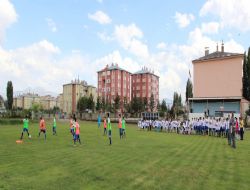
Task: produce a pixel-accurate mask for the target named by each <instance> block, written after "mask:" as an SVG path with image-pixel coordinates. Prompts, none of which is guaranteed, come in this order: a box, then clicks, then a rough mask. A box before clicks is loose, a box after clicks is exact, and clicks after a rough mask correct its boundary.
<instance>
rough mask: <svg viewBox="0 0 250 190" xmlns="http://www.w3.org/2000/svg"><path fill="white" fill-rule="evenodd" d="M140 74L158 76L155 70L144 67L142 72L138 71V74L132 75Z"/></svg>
mask: <svg viewBox="0 0 250 190" xmlns="http://www.w3.org/2000/svg"><path fill="white" fill-rule="evenodd" d="M138 74H151V75H155V76H157V75H156V74H154V71H153V70H150V69H148V68H146V67H143V68H142V69H141V70H140V71H137V72H135V73H133V74H132V75H138ZM157 77H159V76H157Z"/></svg>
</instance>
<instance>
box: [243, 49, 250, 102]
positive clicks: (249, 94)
mask: <svg viewBox="0 0 250 190" xmlns="http://www.w3.org/2000/svg"><path fill="white" fill-rule="evenodd" d="M242 96H243V97H244V98H245V99H247V100H250V47H249V48H248V54H247V55H246V52H245V53H244V60H243V77H242Z"/></svg>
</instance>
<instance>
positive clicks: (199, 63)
mask: <svg viewBox="0 0 250 190" xmlns="http://www.w3.org/2000/svg"><path fill="white" fill-rule="evenodd" d="M243 59H244V55H243V54H239V53H229V52H224V44H223V43H222V46H221V51H219V49H218V45H217V50H216V51H215V52H213V53H209V49H206V50H205V56H203V57H200V58H198V59H195V60H193V61H192V63H193V84H194V91H193V94H194V97H193V98H189V107H190V112H191V113H190V117H204V116H228V114H229V113H231V112H234V113H235V115H237V116H239V115H240V114H243V113H244V112H245V110H246V108H247V107H248V102H247V101H246V100H245V99H244V98H243V97H242V71H243Z"/></svg>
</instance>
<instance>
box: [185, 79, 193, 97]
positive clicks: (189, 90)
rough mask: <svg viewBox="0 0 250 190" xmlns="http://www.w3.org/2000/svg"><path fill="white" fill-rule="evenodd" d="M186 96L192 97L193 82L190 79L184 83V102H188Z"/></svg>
mask: <svg viewBox="0 0 250 190" xmlns="http://www.w3.org/2000/svg"><path fill="white" fill-rule="evenodd" d="M188 98H193V84H192V82H191V80H190V79H188V80H187V85H186V102H188Z"/></svg>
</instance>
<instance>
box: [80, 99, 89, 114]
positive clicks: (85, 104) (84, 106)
mask: <svg viewBox="0 0 250 190" xmlns="http://www.w3.org/2000/svg"><path fill="white" fill-rule="evenodd" d="M88 105H89V99H88V98H87V97H86V96H84V97H81V98H80V99H79V100H78V102H77V110H78V111H79V112H80V113H83V112H85V111H86V109H88Z"/></svg>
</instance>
